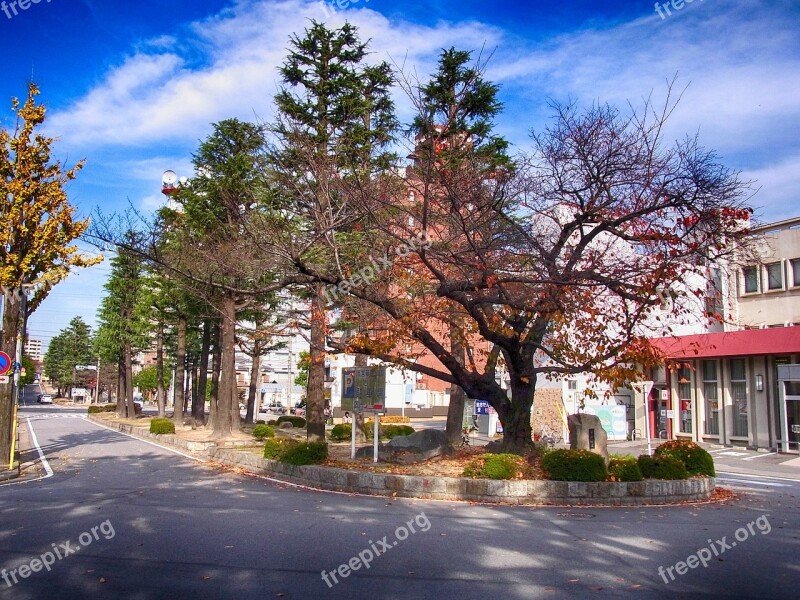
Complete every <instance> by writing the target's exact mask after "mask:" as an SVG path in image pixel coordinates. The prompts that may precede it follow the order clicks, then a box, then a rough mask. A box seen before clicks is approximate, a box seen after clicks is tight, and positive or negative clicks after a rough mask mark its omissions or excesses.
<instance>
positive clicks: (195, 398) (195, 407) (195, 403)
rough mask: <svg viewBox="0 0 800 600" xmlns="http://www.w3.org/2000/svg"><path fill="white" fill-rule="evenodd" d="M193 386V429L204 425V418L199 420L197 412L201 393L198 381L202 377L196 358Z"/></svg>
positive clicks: (193, 369)
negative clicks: (198, 389) (198, 388)
mask: <svg viewBox="0 0 800 600" xmlns="http://www.w3.org/2000/svg"><path fill="white" fill-rule="evenodd" d="M191 374H192V375H191V377H192V379H191V381H192V384H191V388H192V429H196V428H197V426H198V425H199V426H200V427H202V426H203V418H202V417H201V418H200V420H199V421H198V420H197V414H198V412H201V411H200V394H198V393H197V382H198V380H199V378H200V369H199V368H198V366H197V365H196V364H195V362H194V360H192V371H191Z"/></svg>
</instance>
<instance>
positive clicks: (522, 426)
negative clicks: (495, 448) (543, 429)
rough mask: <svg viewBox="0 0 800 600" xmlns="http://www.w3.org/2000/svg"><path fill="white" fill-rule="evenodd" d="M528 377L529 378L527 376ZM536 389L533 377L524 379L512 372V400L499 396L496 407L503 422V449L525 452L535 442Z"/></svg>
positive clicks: (518, 452)
mask: <svg viewBox="0 0 800 600" xmlns="http://www.w3.org/2000/svg"><path fill="white" fill-rule="evenodd" d="M526 379H528V378H526ZM535 389H536V385H535V383H533V379H532V378H530V381H528V382H525V381H522V380H521V378H519V377H515V376H514V375H513V374H511V402H509V401H508V400H507V399H504V398H503V399H500V398H498V400H499V401H498V402H495V403H493V404H496V406H495V408H496V409H497V414H498V416H499V417H500V422H501V423H502V424H503V450H504V451H505V452H513V453H516V454H525V453H526V452H527V451H528V450H530V448H531V446H532V444H533V431H532V429H531V409H532V408H533V394H534V391H535Z"/></svg>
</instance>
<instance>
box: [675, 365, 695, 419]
mask: <svg viewBox="0 0 800 600" xmlns="http://www.w3.org/2000/svg"><path fill="white" fill-rule="evenodd" d="M678 402H680V404H681V405H680V428H681V432H682V433H692V370H691V369H690V368H689V365H685V364H684V365H681V368H680V369H679V370H678Z"/></svg>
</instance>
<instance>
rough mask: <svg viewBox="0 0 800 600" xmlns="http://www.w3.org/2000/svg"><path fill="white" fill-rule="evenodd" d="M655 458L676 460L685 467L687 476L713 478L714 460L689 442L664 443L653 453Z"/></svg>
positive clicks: (672, 441)
mask: <svg viewBox="0 0 800 600" xmlns="http://www.w3.org/2000/svg"><path fill="white" fill-rule="evenodd" d="M655 455H656V456H671V457H673V458H677V459H678V460H679V461H681V462H682V463H683V466H685V467H686V471H687V472H688V473H689V475H690V476H691V475H707V476H709V477H714V476H715V475H716V471H715V469H714V458H713V457H712V456H711V455H710V454H709V453H708V452H707V451H706V450H705V449H703V448H702V447H700V446H698V445H697V444H695V443H694V442H692V441H691V440H670V441H668V442H664V443H663V444H661V445H660V446H659V447H658V448H656V451H655Z"/></svg>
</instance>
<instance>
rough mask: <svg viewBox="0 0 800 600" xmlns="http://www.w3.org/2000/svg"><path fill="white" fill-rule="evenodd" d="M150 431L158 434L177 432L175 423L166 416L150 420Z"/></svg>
mask: <svg viewBox="0 0 800 600" xmlns="http://www.w3.org/2000/svg"><path fill="white" fill-rule="evenodd" d="M150 433H155V434H158V435H161V434H164V433H175V423H173V422H172V421H170V420H169V419H165V418H164V417H161V418H157V419H153V420H152V421H150Z"/></svg>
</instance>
